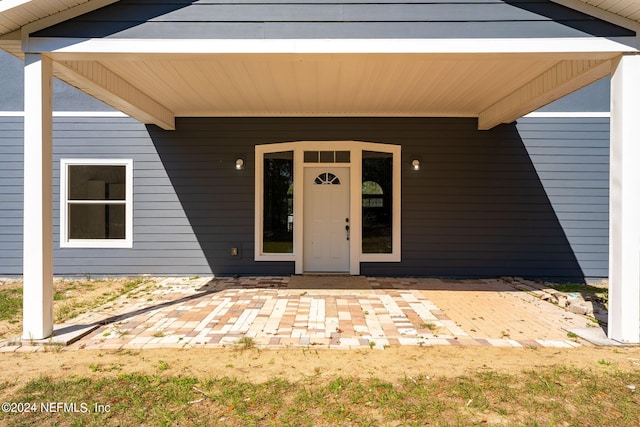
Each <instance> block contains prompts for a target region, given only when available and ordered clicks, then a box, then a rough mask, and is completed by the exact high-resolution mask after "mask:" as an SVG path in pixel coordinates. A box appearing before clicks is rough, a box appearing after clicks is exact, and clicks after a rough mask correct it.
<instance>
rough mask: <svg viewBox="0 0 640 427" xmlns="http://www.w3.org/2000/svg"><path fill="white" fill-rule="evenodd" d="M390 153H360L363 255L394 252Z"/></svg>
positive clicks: (391, 154)
mask: <svg viewBox="0 0 640 427" xmlns="http://www.w3.org/2000/svg"><path fill="white" fill-rule="evenodd" d="M393 187H394V185H393V153H386V152H377V151H363V152H362V253H363V254H390V253H392V252H393V209H392V207H393Z"/></svg>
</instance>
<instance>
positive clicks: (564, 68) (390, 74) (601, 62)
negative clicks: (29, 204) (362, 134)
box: [0, 0, 640, 129]
mask: <svg viewBox="0 0 640 427" xmlns="http://www.w3.org/2000/svg"><path fill="white" fill-rule="evenodd" d="M556 1H557V2H561V3H577V4H579V6H580V5H581V7H586V8H590V9H593V10H596V9H597V11H599V13H607V14H610V13H611V12H609V11H606V10H604V9H600V8H597V7H596V6H594V5H590V4H588V3H594V4H596V3H597V4H599V5H604V4H605V3H606V1H603V0H598V1H594V2H590V1H589V0H556ZM5 2H8V3H5ZM113 2H114V0H90V1H80V0H46V1H40V0H31V1H17V0H16V1H11V0H4V1H3V2H2V3H1V5H2V6H0V48H3V49H5V50H8V51H10V52H12V53H14V54H16V55H19V56H20V55H23V52H32V53H41V54H44V55H47V56H49V57H50V58H51V59H52V60H53V64H54V74H55V75H56V76H57V77H58V78H60V79H62V80H63V81H66V82H67V83H69V84H71V85H73V86H75V87H77V88H79V89H81V90H83V91H84V92H87V93H89V94H91V95H93V96H95V97H96V98H98V99H101V100H102V101H104V102H106V103H107V104H109V105H112V106H113V107H115V108H117V109H119V110H121V111H123V112H125V113H127V114H129V115H131V116H132V117H135V118H136V119H138V120H140V121H142V122H144V123H153V124H156V125H158V126H160V127H162V128H164V129H172V128H173V126H174V119H175V117H181V116H182V117H184V116H430V117H433V116H453V117H477V118H478V124H479V128H480V129H490V128H492V127H494V126H496V125H498V124H500V123H508V122H511V121H513V120H515V119H517V118H518V117H521V116H522V115H524V114H527V113H528V112H531V111H534V110H536V109H538V108H540V107H542V106H544V105H546V104H547V103H550V102H552V101H554V100H556V99H559V98H561V97H563V96H565V95H567V94H569V93H571V92H573V91H575V90H577V89H580V88H581V87H584V86H586V85H588V84H590V83H592V82H594V81H596V80H598V79H600V78H602V77H605V76H607V75H609V74H610V72H611V67H612V64H613V63H614V62H615V61H616V60H617V58H618V57H619V56H620V55H621V54H625V53H636V52H638V50H637V39H636V38H633V37H631V38H624V39H619V40H612V39H607V38H597V37H585V38H575V39H569V38H562V39H453V40H452V39H383V40H380V39H362V40H354V39H348V40H344V39H334V40H316V39H304V40H265V39H260V40H138V39H136V40H128V39H88V40H87V39H82V40H74V39H45V38H33V37H31V36H30V34H32V33H34V32H35V31H37V30H39V29H41V28H45V27H47V26H50V25H53V24H55V23H58V22H62V21H64V20H66V19H71V18H72V17H74V16H78V15H80V14H83V13H87V12H88V11H90V10H93V9H96V8H98V7H102V6H104V5H106V4H110V3H113ZM10 3H11V4H13V5H14V7H13V8H12V7H9V6H10ZM611 3H616V4H620V3H629V4H628V5H627V6H629V7H628V8H626V9H622V10H624V11H625V16H622V15H615V16H616V17H618V18H619V20H624V22H625V23H627V24H628V25H630V26H634V28H637V27H638V25H637V24H638V22H639V21H637V19H640V18H639V17H638V16H636V15H635V12H634V11H635V9H636V6H637V8H638V9H640V5H636V2H635V1H630V2H627V1H626V0H616V1H614V2H611ZM44 5H47V7H48V8H50V9H47V11H44V12H43V11H40V12H39V14H38V13H36V12H35V11H36V10H38V8H42V7H44ZM65 7H66V8H65ZM27 11H29V12H32V13H33V14H32V15H28V14H27V13H26V12H27ZM620 13H622V12H620ZM27 15H28V16H27ZM17 17H21V19H22V20H20V19H18V18H17ZM9 21H11V23H12V24H11V25H9ZM616 23H617V24H618V25H621V22H616ZM16 29H21V30H16Z"/></svg>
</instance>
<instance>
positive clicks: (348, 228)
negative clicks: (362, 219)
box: [344, 224, 351, 240]
mask: <svg viewBox="0 0 640 427" xmlns="http://www.w3.org/2000/svg"><path fill="white" fill-rule="evenodd" d="M344 229H345V230H347V240H349V234H350V233H349V230H350V229H351V227H349V224H347V225H345V226H344Z"/></svg>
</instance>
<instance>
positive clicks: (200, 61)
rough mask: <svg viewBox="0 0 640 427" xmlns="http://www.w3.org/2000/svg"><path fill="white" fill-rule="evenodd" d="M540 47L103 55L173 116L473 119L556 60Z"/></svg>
mask: <svg viewBox="0 0 640 427" xmlns="http://www.w3.org/2000/svg"><path fill="white" fill-rule="evenodd" d="M557 61H558V58H556V57H545V56H544V55H541V56H538V57H536V56H535V55H534V56H531V55H529V56H526V57H525V56H521V57H519V58H518V60H514V57H513V56H511V55H506V56H505V55H503V56H495V55H486V56H482V55H473V56H465V55H426V56H425V55H415V54H413V55H412V54H379V55H371V54H368V55H353V54H352V55H337V54H336V55H332V54H324V55H313V54H307V55H301V54H298V55H293V54H277V55H274V54H270V55H255V54H252V55H237V54H233V55H225V54H221V55H203V56H192V55H183V56H175V55H173V56H171V57H168V56H167V57H165V56H162V55H156V56H145V57H144V58H138V59H133V58H125V59H123V58H120V57H118V56H117V55H113V56H110V57H106V58H103V59H101V60H100V64H101V65H103V66H104V67H106V68H108V69H110V70H111V71H112V72H113V73H115V74H116V75H118V76H120V77H122V78H124V79H125V80H127V81H129V82H131V83H133V84H134V85H135V86H136V87H137V88H138V89H140V90H141V91H142V92H144V93H147V94H149V95H150V96H151V97H153V99H154V100H155V101H157V102H158V103H160V104H162V105H163V106H165V107H166V108H167V109H169V110H171V111H172V112H173V113H174V114H175V115H176V116H183V117H184V116H301V115H302V116H308V115H313V116H335V115H341V116H344V115H350V116H358V115H367V116H385V115H394V116H458V117H474V116H477V115H478V112H479V111H482V110H484V109H485V108H486V107H488V106H489V105H492V104H493V103H495V102H496V101H498V100H499V99H501V98H502V97H504V96H506V95H507V94H509V93H511V92H512V91H514V90H515V89H517V88H518V87H520V86H522V85H524V84H525V83H526V82H528V81H530V80H531V79H533V78H534V77H536V76H537V75H539V74H541V73H542V72H544V71H545V70H547V69H549V68H551V67H552V66H553V65H554V64H555V63H557Z"/></svg>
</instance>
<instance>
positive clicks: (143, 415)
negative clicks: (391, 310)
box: [0, 362, 640, 426]
mask: <svg viewBox="0 0 640 427" xmlns="http://www.w3.org/2000/svg"><path fill="white" fill-rule="evenodd" d="M169 363H170V362H169ZM162 369H163V365H159V366H158V371H157V372H156V373H127V374H119V375H112V374H111V373H107V374H105V376H104V378H98V379H96V378H86V377H75V376H70V377H69V378H68V379H64V380H57V381H53V380H51V379H49V378H47V377H46V376H44V377H40V378H38V379H34V380H32V381H30V382H28V383H27V384H26V385H24V386H23V387H22V388H21V389H20V390H19V391H18V393H16V394H15V395H13V396H11V398H10V402H15V404H16V405H18V404H20V403H22V402H27V403H32V402H37V406H36V407H33V408H30V409H32V411H31V412H23V413H7V412H4V413H0V423H1V424H4V425H7V426H30V425H34V424H35V425H77V426H84V425H89V426H91V425H95V426H104V425H107V426H110V425H113V426H116V425H121V426H124V425H149V426H160V425H167V426H168V425H214V426H215V425H220V426H333V425H339V426H344V425H354V426H377V425H380V426H383V425H407V426H424V425H436V426H473V425H509V426H511V425H523V426H584V425H589V426H637V425H639V424H640V408H639V404H640V395H638V394H636V393H635V391H634V390H632V385H635V384H638V385H640V374H639V373H628V372H627V373H623V372H617V371H616V370H611V372H607V373H595V372H593V371H589V370H584V369H575V368H568V367H556V368H545V369H541V370H539V369H536V370H524V371H523V372H522V373H521V374H519V375H506V374H500V373H497V372H493V371H487V372H478V373H476V374H474V375H470V376H461V377H456V378H447V377H435V378H430V377H427V376H424V375H421V376H417V377H408V376H407V377H405V378H399V379H395V380H390V379H380V378H375V377H372V378H369V379H355V378H349V377H336V378H334V379H332V380H330V381H328V382H327V381H315V380H314V378H313V377H310V378H308V379H307V380H303V381H297V382H290V381H287V380H284V379H278V378H274V379H272V380H270V381H267V382H262V383H254V382H248V381H243V380H240V379H237V378H227V377H202V378H196V377H193V376H164V375H163V374H162ZM41 402H67V403H75V405H76V406H75V408H73V410H72V409H71V408H67V411H66V412H65V411H64V410H60V408H58V412H51V411H50V410H49V409H47V408H48V407H47V406H45V408H43V407H42V406H40V405H41ZM96 405H97V406H96ZM85 409H86V412H85V411H84V410H85ZM47 411H49V412H47ZM74 411H75V412H74Z"/></svg>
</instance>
